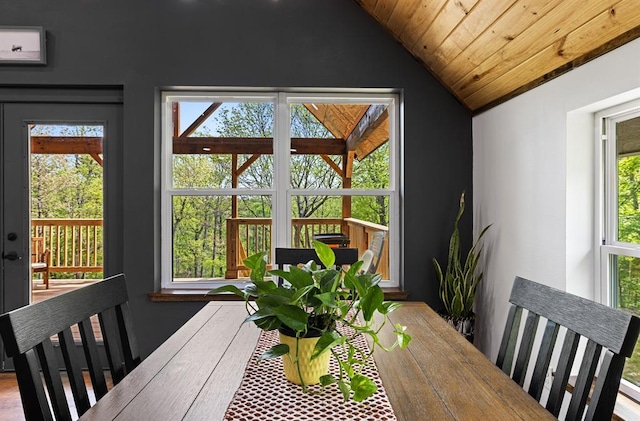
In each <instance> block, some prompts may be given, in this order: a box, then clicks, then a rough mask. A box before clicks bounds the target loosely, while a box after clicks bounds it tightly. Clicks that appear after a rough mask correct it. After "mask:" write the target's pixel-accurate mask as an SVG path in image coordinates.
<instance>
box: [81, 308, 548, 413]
mask: <svg viewBox="0 0 640 421" xmlns="http://www.w3.org/2000/svg"><path fill="white" fill-rule="evenodd" d="M245 317H246V310H245V307H244V303H238V302H210V303H208V304H207V305H206V306H205V307H204V308H203V309H202V310H201V311H200V312H198V313H197V314H196V315H195V316H194V317H193V318H192V319H191V320H189V321H188V322H187V323H186V324H185V325H184V326H183V327H182V328H180V329H179V330H178V331H177V332H176V333H175V334H174V335H173V336H171V337H170V338H169V339H168V340H167V341H166V342H165V343H164V344H162V345H161V346H160V347H159V348H158V349H157V350H156V351H154V352H153V353H152V354H151V355H150V356H149V357H147V358H146V359H145V360H144V361H143V362H142V364H141V365H140V366H139V367H138V368H136V369H135V370H134V371H133V372H132V373H131V374H129V375H128V376H127V377H126V378H125V379H124V380H123V381H122V382H121V383H120V384H118V385H117V386H116V387H114V388H113V389H112V390H111V391H110V392H109V393H108V394H107V395H106V396H105V397H103V398H102V399H101V400H100V401H99V402H98V403H97V404H96V405H95V406H94V407H93V408H91V410H90V411H89V412H87V413H85V414H84V415H83V416H82V417H81V418H80V419H81V420H100V421H102V420H113V419H118V420H131V419H147V420H153V421H162V420H171V421H174V420H220V419H222V418H223V415H224V413H225V410H226V408H227V406H228V404H229V402H230V401H231V399H232V398H233V395H234V393H235V391H236V389H237V388H238V387H239V385H240V382H241V380H242V376H243V374H244V369H245V366H246V363H247V361H248V360H249V357H250V356H251V354H252V352H253V350H254V348H255V345H256V343H257V340H258V336H259V332H260V331H259V330H258V329H257V328H256V327H255V326H254V325H253V324H243V323H242V321H243V320H244V318H245ZM391 318H392V320H393V322H394V323H401V324H403V325H406V326H407V328H408V331H409V333H410V334H411V335H412V336H413V341H412V343H411V345H410V346H409V347H408V348H407V349H406V350H394V351H392V352H390V353H386V352H376V356H375V359H376V363H377V365H378V369H379V372H380V377H381V379H382V381H383V384H384V387H385V389H386V391H387V395H388V397H389V400H390V402H391V404H392V406H393V408H394V411H395V414H396V416H397V418H398V421H417V420H517V419H525V420H536V421H538V420H544V419H554V418H553V417H552V416H551V415H550V414H549V413H548V412H547V411H546V410H545V409H544V408H543V407H542V406H540V405H539V404H538V402H536V401H535V400H534V399H533V398H531V397H530V396H529V395H528V394H527V393H526V392H524V391H523V389H522V388H521V387H519V386H518V385H517V384H516V383H515V382H513V381H512V380H511V379H510V378H509V377H508V376H506V375H505V374H504V373H503V372H502V371H501V370H499V369H498V368H497V367H496V366H495V365H494V363H493V362H491V361H489V360H488V359H487V358H486V357H485V356H484V355H483V354H482V353H481V352H480V351H478V350H477V349H476V348H474V347H473V346H472V345H471V344H470V343H469V342H467V341H466V340H465V339H464V338H463V337H462V336H461V335H459V334H458V333H457V332H455V331H454V330H453V329H451V328H450V327H449V326H447V325H446V323H445V322H444V321H443V320H442V319H441V318H440V316H438V315H437V314H436V313H435V312H434V311H433V310H431V308H429V307H428V306H427V305H426V304H424V303H417V302H406V303H404V305H403V307H401V308H400V309H399V310H396V311H395V312H394V313H392V315H391ZM387 327H388V326H385V330H384V331H383V333H382V335H383V336H384V335H392V332H391V328H390V327H389V328H388V329H387ZM391 342H393V340H391ZM387 343H388V342H387ZM141 417H142V418H141Z"/></svg>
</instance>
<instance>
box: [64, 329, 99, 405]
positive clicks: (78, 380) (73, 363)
mask: <svg viewBox="0 0 640 421" xmlns="http://www.w3.org/2000/svg"><path fill="white" fill-rule="evenodd" d="M58 340H59V341H60V350H61V351H62V358H64V365H65V368H66V371H67V376H68V378H69V386H71V392H72V394H73V400H74V402H75V403H76V411H78V415H82V414H84V413H85V412H86V411H87V410H88V409H89V408H90V407H91V403H90V402H89V394H88V393H87V386H86V385H85V384H84V376H83V375H82V367H81V366H80V360H79V358H80V357H79V355H78V352H77V350H76V343H75V340H74V339H73V333H71V329H64V330H63V331H62V332H60V333H58Z"/></svg>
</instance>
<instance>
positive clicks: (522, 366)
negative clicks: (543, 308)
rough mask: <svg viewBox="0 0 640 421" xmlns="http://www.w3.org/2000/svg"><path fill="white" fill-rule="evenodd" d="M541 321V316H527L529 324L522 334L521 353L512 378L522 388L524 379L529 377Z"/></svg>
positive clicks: (526, 324) (527, 323) (530, 314)
mask: <svg viewBox="0 0 640 421" xmlns="http://www.w3.org/2000/svg"><path fill="white" fill-rule="evenodd" d="M539 320H540V316H538V315H537V314H533V313H529V315H528V316H527V322H526V323H525V325H524V331H523V332H522V337H521V340H520V351H519V352H518V359H517V360H516V367H515V368H514V369H513V374H512V376H511V377H512V378H513V380H515V381H516V382H517V383H518V384H519V385H520V386H522V385H523V384H524V379H525V376H526V375H527V369H528V368H529V361H530V360H531V351H532V350H533V341H534V340H535V339H536V332H537V331H538V321H539Z"/></svg>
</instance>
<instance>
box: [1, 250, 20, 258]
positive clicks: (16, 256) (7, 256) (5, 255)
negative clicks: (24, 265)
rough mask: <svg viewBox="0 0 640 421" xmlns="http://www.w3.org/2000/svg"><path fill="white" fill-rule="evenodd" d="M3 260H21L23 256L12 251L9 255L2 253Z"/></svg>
mask: <svg viewBox="0 0 640 421" xmlns="http://www.w3.org/2000/svg"><path fill="white" fill-rule="evenodd" d="M2 258H3V259H7V260H21V259H22V256H18V253H16V252H15V251H10V252H8V253H4V252H3V253H2Z"/></svg>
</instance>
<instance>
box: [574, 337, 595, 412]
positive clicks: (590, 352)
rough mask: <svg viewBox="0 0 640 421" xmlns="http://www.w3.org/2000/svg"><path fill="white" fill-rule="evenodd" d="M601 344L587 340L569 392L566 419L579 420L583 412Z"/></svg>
mask: <svg viewBox="0 0 640 421" xmlns="http://www.w3.org/2000/svg"><path fill="white" fill-rule="evenodd" d="M601 351H602V346H601V345H599V344H597V343H595V342H594V341H589V342H588V343H587V347H586V349H585V351H584V354H583V356H582V362H581V363H580V371H579V372H578V377H577V378H576V384H575V386H574V387H573V392H571V401H570V403H569V409H568V410H567V416H566V419H567V420H581V419H582V415H583V413H584V408H585V407H586V405H587V400H588V399H589V394H590V392H591V385H592V384H593V378H594V376H595V374H596V369H597V368H598V362H599V360H600V353H601Z"/></svg>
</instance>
